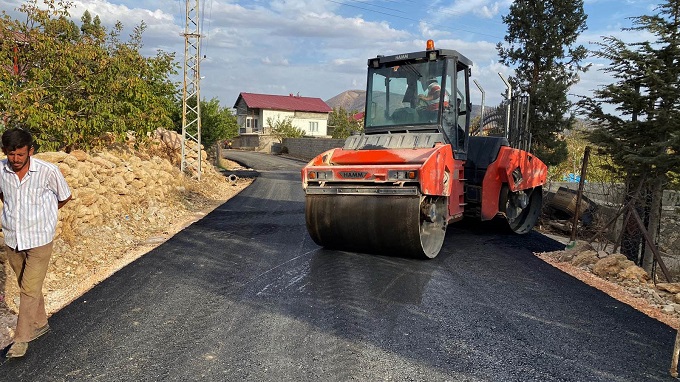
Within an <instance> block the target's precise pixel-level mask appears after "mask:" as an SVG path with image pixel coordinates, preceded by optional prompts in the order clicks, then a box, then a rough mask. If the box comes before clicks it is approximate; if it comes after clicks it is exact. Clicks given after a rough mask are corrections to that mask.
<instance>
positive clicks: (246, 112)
mask: <svg viewBox="0 0 680 382" xmlns="http://www.w3.org/2000/svg"><path fill="white" fill-rule="evenodd" d="M234 109H236V118H237V122H238V125H239V127H240V130H239V133H240V134H241V135H243V134H268V133H269V132H270V128H271V127H270V126H269V125H268V121H269V120H270V119H271V120H274V121H276V120H282V119H284V118H291V121H292V123H293V126H295V127H297V128H299V129H302V130H303V131H304V132H305V135H307V136H326V135H327V130H328V115H329V114H330V113H331V112H332V111H333V109H331V107H330V106H328V105H327V104H326V103H325V102H324V101H323V100H321V99H320V98H311V97H300V96H299V95H293V94H290V95H287V96H281V95H271V94H255V93H241V94H239V96H238V99H237V100H236V103H235V104H234Z"/></svg>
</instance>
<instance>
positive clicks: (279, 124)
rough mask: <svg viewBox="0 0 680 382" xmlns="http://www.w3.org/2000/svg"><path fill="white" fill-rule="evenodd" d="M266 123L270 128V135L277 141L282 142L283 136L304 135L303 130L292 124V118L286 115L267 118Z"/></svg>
mask: <svg viewBox="0 0 680 382" xmlns="http://www.w3.org/2000/svg"><path fill="white" fill-rule="evenodd" d="M267 124H268V125H269V127H270V128H271V132H272V135H273V136H274V138H276V139H277V140H278V141H279V143H283V138H300V137H304V136H305V131H304V130H302V129H301V128H299V127H295V126H293V119H292V118H290V117H286V118H283V119H280V118H276V119H274V118H271V117H270V118H267Z"/></svg>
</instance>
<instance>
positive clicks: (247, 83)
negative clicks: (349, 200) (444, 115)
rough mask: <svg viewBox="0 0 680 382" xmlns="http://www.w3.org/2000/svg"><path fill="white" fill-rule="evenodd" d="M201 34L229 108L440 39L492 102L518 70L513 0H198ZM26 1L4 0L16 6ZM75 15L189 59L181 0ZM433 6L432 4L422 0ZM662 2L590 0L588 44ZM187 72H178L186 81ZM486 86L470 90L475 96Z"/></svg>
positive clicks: (120, 4) (108, 1) (351, 76)
mask: <svg viewBox="0 0 680 382" xmlns="http://www.w3.org/2000/svg"><path fill="white" fill-rule="evenodd" d="M200 1H201V3H200V4H201V6H200V9H201V12H200V14H201V17H200V25H201V31H202V35H203V36H204V37H203V38H202V40H201V41H202V44H201V54H202V55H205V57H206V58H205V59H204V60H202V62H201V76H202V77H203V80H202V82H201V96H202V98H206V99H211V98H218V99H219V101H220V103H221V104H222V105H223V106H226V107H232V106H233V104H234V102H235V101H236V98H237V97H238V94H239V92H252V93H265V94H281V95H287V94H291V93H292V94H299V95H301V96H308V97H318V98H321V99H323V100H327V99H329V98H331V97H333V96H335V95H337V94H339V93H341V92H343V91H346V90H351V89H363V88H364V87H365V85H364V83H365V80H366V61H367V59H368V58H370V57H375V56H376V55H378V54H383V55H387V54H394V53H406V52H413V51H419V50H423V49H424V48H425V41H426V40H427V39H433V40H434V41H435V44H436V46H437V47H439V48H448V49H455V50H458V51H459V52H461V53H462V54H464V55H466V56H467V57H468V58H470V59H471V60H472V61H473V62H474V67H473V78H474V79H477V81H478V82H479V83H480V84H481V85H482V86H483V87H484V89H485V91H486V104H487V106H488V105H495V104H497V103H498V102H500V100H501V93H502V92H504V85H503V82H502V80H501V79H500V77H499V76H498V73H502V74H503V75H504V76H506V77H507V76H510V75H512V74H513V69H512V68H508V67H505V66H503V65H501V64H500V63H499V62H498V55H497V52H496V48H495V46H496V44H497V43H498V42H501V41H502V40H503V37H504V35H505V31H506V26H505V25H504V24H503V22H502V20H501V16H502V15H505V14H507V13H508V11H509V6H510V4H511V3H512V2H511V1H508V0H502V1H493V0H433V1H430V2H422V1H415V0H274V1H265V0H247V1H239V0H200ZM20 3H22V2H21V1H16V0H0V6H1V7H2V9H3V10H5V11H7V12H10V13H13V9H15V8H16V7H17V6H18V5H19V4H20ZM72 3H73V5H74V7H73V8H72V9H71V15H72V17H73V18H74V19H77V20H79V19H80V16H81V15H82V13H83V11H85V10H86V9H87V10H89V11H90V13H92V14H93V15H99V17H100V18H101V19H102V21H103V23H104V24H105V25H106V26H109V27H110V26H111V25H113V24H114V23H115V22H116V21H117V20H120V21H121V22H122V23H123V24H124V26H125V27H126V28H127V30H130V29H132V28H133V27H134V26H135V25H137V24H139V23H140V22H141V21H142V20H143V21H144V22H145V23H146V24H147V26H148V29H147V31H146V32H145V34H144V43H145V51H146V52H148V53H149V54H153V52H155V51H156V50H157V49H162V50H164V51H167V52H175V53H176V59H177V60H178V62H180V63H181V62H183V59H184V56H183V55H184V38H183V36H182V35H181V34H182V33H183V31H184V15H185V2H184V0H76V1H72ZM425 4H427V5H425ZM658 4H659V2H658V1H649V0H586V1H585V6H584V7H585V12H586V14H587V15H588V20H587V25H588V29H587V30H586V31H585V32H584V33H583V34H582V35H581V38H580V41H579V43H581V44H584V45H586V46H587V47H591V45H590V43H591V42H594V41H600V40H601V36H609V35H615V36H617V37H621V38H623V39H624V40H626V41H640V40H644V39H646V38H645V36H643V35H641V34H640V33H639V32H635V33H631V32H623V31H621V29H622V28H624V27H629V26H630V25H631V23H630V20H629V17H631V16H639V15H643V14H653V13H654V8H655V7H656V6H657V5H658ZM588 62H592V63H593V68H592V69H591V70H590V71H589V72H588V73H586V74H583V75H582V80H581V82H580V83H579V84H578V85H576V86H574V87H573V88H572V90H571V93H574V94H579V95H589V94H590V91H591V90H592V89H595V88H597V87H598V86H599V85H603V84H606V83H609V82H610V81H609V79H608V77H607V76H606V75H605V74H604V73H602V72H601V71H600V70H598V68H602V67H603V65H606V63H605V62H599V61H595V60H593V59H588ZM180 79H181V77H178V80H180ZM480 100H481V93H479V92H478V91H476V90H474V89H473V99H472V101H473V103H476V104H478V103H479V102H480Z"/></svg>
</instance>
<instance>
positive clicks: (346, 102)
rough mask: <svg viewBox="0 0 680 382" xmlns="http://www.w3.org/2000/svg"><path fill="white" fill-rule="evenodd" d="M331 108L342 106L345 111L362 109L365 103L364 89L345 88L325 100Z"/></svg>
mask: <svg viewBox="0 0 680 382" xmlns="http://www.w3.org/2000/svg"><path fill="white" fill-rule="evenodd" d="M326 104H327V105H328V106H330V107H331V108H333V109H335V108H343V109H345V110H347V111H364V105H365V104H366V91H365V90H347V91H344V92H342V93H340V94H338V95H336V96H335V97H333V98H331V99H329V100H327V101H326Z"/></svg>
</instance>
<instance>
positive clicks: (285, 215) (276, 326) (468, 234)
mask: <svg viewBox="0 0 680 382" xmlns="http://www.w3.org/2000/svg"><path fill="white" fill-rule="evenodd" d="M226 155H227V156H228V157H229V158H231V159H234V160H237V161H239V162H242V163H244V164H246V165H247V166H250V167H252V168H253V169H255V170H257V173H255V172H250V173H252V174H257V178H256V180H255V182H254V183H253V184H252V185H251V186H250V187H248V188H247V189H245V190H244V191H243V192H242V193H241V194H239V195H238V196H236V197H234V198H233V199H231V200H230V201H228V202H227V203H225V204H223V205H222V206H220V207H219V208H217V209H216V210H215V211H213V212H212V213H210V214H208V215H207V216H206V217H205V218H203V219H201V220H200V221H198V222H196V223H194V224H193V225H191V226H189V227H188V228H186V229H185V230H183V231H182V232H180V233H178V234H177V235H176V236H174V237H173V238H171V239H170V240H169V241H167V242H166V243H164V244H162V245H161V246H159V247H158V248H156V249H155V250H153V251H151V252H150V253H148V254H147V255H146V256H144V257H142V258H140V259H139V260H137V261H135V262H133V263H132V264H130V265H129V266H127V267H125V268H124V269H122V270H120V271H119V272H117V273H116V274H114V275H113V276H112V277H110V278H109V279H107V280H106V281H104V282H102V283H101V284H99V285H97V286H96V287H95V288H94V289H92V290H91V291H90V292H88V293H86V294H85V295H84V296H82V297H81V298H79V299H78V300H76V301H74V302H73V303H72V304H70V305H69V306H67V307H65V308H64V309H62V310H61V311H59V312H58V313H56V314H55V315H53V316H52V318H51V319H50V325H51V326H52V331H51V332H50V333H49V334H48V335H46V336H44V337H42V338H40V339H38V340H36V341H34V342H33V343H31V345H30V347H29V352H28V354H27V355H26V357H24V358H23V359H11V360H3V361H4V363H3V364H2V366H0V380H3V381H193V380H206V381H243V380H247V381H348V380H358V381H669V380H673V379H672V378H671V377H670V376H669V374H668V369H669V366H670V360H671V352H672V347H673V341H674V338H675V332H674V331H673V330H672V329H671V328H670V327H668V326H666V325H664V324H662V323H660V322H658V321H656V320H653V319H650V318H648V317H647V316H645V315H643V314H641V313H639V312H637V311H636V310H634V309H632V308H630V307H628V306H627V305H624V304H622V303H620V302H618V301H616V300H614V299H612V298H610V297H609V296H607V295H606V294H604V293H602V292H600V291H598V290H596V289H593V288H591V287H588V286H587V285H584V284H583V283H581V282H580V281H578V280H576V279H574V278H572V277H571V276H569V275H567V274H564V273H562V272H560V271H559V270H557V269H555V268H553V267H551V266H550V265H548V264H546V263H544V262H542V261H541V260H540V259H538V258H537V257H535V256H534V255H533V254H532V251H550V250H557V249H562V248H563V245H561V244H559V243H557V242H555V241H553V240H551V239H549V238H547V237H545V236H542V235H540V234H538V233H535V232H533V233H530V234H528V235H524V236H516V235H509V234H506V233H503V232H500V231H498V230H497V229H494V227H492V226H491V225H484V224H470V223H469V222H468V223H465V224H457V225H453V226H451V227H449V231H448V234H447V238H446V242H445V244H444V248H443V250H442V252H441V253H440V255H439V256H438V257H437V258H435V259H433V260H429V261H424V260H413V259H404V258H389V257H382V256H373V255H365V254H361V253H348V252H338V251H330V250H324V249H321V248H319V247H318V246H316V245H315V244H314V243H313V242H312V241H311V239H310V238H309V236H308V234H307V231H306V228H305V222H304V203H303V202H304V194H303V192H302V190H301V185H300V176H299V171H300V168H301V167H302V165H303V164H302V163H301V162H297V161H293V160H289V159H285V158H281V157H275V156H267V155H264V154H257V153H250V152H240V151H236V150H229V151H228V152H227V154H226ZM244 173H246V172H242V173H241V174H242V175H243V174H244ZM389 223H390V222H385V224H389ZM48 298H49V295H48Z"/></svg>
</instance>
